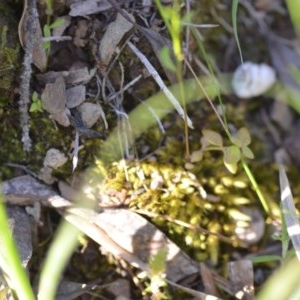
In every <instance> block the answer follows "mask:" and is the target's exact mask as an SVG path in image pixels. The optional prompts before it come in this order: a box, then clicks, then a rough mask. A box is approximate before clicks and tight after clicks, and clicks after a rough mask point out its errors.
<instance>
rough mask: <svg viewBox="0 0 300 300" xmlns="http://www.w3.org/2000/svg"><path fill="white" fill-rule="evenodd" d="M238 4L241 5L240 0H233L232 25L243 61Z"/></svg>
mask: <svg viewBox="0 0 300 300" xmlns="http://www.w3.org/2000/svg"><path fill="white" fill-rule="evenodd" d="M238 5H239V0H233V1H232V7H231V19H232V26H233V32H234V38H235V40H236V44H237V47H238V49H239V53H240V57H241V62H242V63H243V56H242V49H241V46H240V41H239V37H238V32H237V22H236V16H237V9H238Z"/></svg>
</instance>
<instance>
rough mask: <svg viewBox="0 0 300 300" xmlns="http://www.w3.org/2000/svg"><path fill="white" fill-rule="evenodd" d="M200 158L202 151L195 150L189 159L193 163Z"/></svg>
mask: <svg viewBox="0 0 300 300" xmlns="http://www.w3.org/2000/svg"><path fill="white" fill-rule="evenodd" d="M202 158H203V151H201V150H197V151H193V152H192V153H191V157H190V161H191V162H192V163H195V162H199V161H201V160H202Z"/></svg>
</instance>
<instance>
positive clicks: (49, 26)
mask: <svg viewBox="0 0 300 300" xmlns="http://www.w3.org/2000/svg"><path fill="white" fill-rule="evenodd" d="M64 22H65V21H64V19H60V18H58V19H57V20H55V21H54V22H53V23H52V24H48V23H47V24H45V25H44V28H43V36H44V38H49V37H51V35H52V30H53V29H55V28H59V27H61V26H62V25H63V24H64ZM43 47H44V49H45V50H46V54H47V57H48V56H49V54H50V49H51V42H50V41H44V42H43Z"/></svg>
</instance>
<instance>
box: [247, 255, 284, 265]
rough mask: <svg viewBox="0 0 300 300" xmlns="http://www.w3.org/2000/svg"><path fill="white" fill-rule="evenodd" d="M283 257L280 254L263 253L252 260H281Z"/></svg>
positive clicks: (262, 261) (254, 261)
mask: <svg viewBox="0 0 300 300" xmlns="http://www.w3.org/2000/svg"><path fill="white" fill-rule="evenodd" d="M281 259H282V257H281V256H279V255H261V256H256V257H253V258H252V259H251V260H252V262H253V263H254V264H258V263H266V262H270V261H281Z"/></svg>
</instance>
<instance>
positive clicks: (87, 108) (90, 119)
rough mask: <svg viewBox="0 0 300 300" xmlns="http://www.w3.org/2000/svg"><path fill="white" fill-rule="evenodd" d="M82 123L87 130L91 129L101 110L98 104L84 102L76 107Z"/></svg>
mask: <svg viewBox="0 0 300 300" xmlns="http://www.w3.org/2000/svg"><path fill="white" fill-rule="evenodd" d="M78 110H79V112H80V115H81V119H82V122H83V123H84V125H85V126H86V127H87V128H91V127H92V126H93V125H94V124H95V123H96V122H97V121H98V119H99V118H100V116H101V112H102V109H101V107H100V105H99V104H96V103H90V102H85V103H83V104H81V105H80V106H79V107H78Z"/></svg>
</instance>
